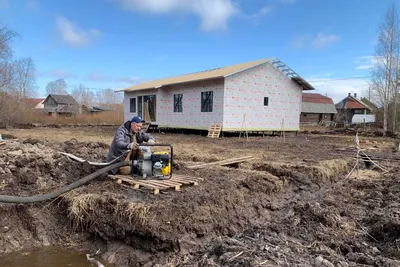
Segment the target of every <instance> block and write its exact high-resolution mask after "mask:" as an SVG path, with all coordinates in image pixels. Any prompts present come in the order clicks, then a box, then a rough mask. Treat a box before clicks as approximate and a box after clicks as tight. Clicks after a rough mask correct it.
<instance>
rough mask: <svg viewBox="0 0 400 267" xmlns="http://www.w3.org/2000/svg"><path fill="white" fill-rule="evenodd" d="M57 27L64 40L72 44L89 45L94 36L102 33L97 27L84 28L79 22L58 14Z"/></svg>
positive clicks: (78, 45)
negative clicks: (76, 22)
mask: <svg viewBox="0 0 400 267" xmlns="http://www.w3.org/2000/svg"><path fill="white" fill-rule="evenodd" d="M56 27H57V29H58V31H59V33H60V35H61V38H62V40H63V41H64V42H65V43H66V44H68V45H71V46H75V47H83V46H87V45H88V44H89V43H90V42H91V41H92V40H93V39H94V38H96V37H98V36H100V35H101V32H100V31H99V30H97V29H82V28H81V27H80V26H78V25H77V24H75V23H73V22H71V21H70V20H68V19H67V18H65V17H63V16H57V18H56Z"/></svg>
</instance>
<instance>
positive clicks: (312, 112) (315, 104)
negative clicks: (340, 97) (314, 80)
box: [300, 93, 337, 124]
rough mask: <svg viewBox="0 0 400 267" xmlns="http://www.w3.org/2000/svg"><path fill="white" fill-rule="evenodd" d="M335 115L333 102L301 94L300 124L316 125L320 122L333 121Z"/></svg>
mask: <svg viewBox="0 0 400 267" xmlns="http://www.w3.org/2000/svg"><path fill="white" fill-rule="evenodd" d="M336 113H337V111H336V108H335V105H334V104H333V100H332V99H331V98H329V97H327V96H323V95H321V94H315V93H303V97H302V103H301V115H300V123H301V124H318V123H320V122H321V121H333V120H334V116H335V114H336Z"/></svg>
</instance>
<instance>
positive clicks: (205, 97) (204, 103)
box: [200, 91, 214, 112]
mask: <svg viewBox="0 0 400 267" xmlns="http://www.w3.org/2000/svg"><path fill="white" fill-rule="evenodd" d="M213 98H214V91H204V92H201V104H200V110H201V112H213V105H214V101H213V100H214V99H213Z"/></svg>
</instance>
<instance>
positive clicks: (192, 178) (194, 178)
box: [172, 174, 203, 181]
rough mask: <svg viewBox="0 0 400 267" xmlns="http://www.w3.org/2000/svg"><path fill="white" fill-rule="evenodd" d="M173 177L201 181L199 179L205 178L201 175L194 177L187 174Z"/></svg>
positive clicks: (173, 177)
mask: <svg viewBox="0 0 400 267" xmlns="http://www.w3.org/2000/svg"><path fill="white" fill-rule="evenodd" d="M172 179H181V180H194V181H199V180H201V181H202V180H203V178H201V177H193V176H187V175H177V174H175V175H173V176H172Z"/></svg>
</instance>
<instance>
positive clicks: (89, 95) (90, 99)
mask: <svg viewBox="0 0 400 267" xmlns="http://www.w3.org/2000/svg"><path fill="white" fill-rule="evenodd" d="M71 95H72V96H73V97H74V98H75V100H76V101H77V102H78V103H80V104H82V105H86V106H89V105H93V103H94V98H95V95H94V93H93V92H91V91H90V90H89V89H88V88H86V87H85V85H83V84H80V85H79V86H76V87H75V89H73V90H72V94H71Z"/></svg>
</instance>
